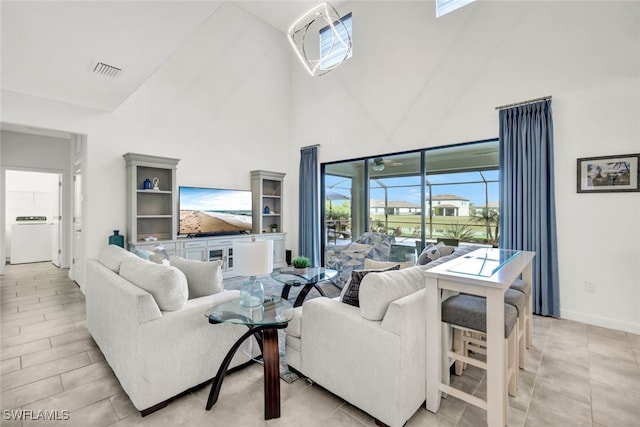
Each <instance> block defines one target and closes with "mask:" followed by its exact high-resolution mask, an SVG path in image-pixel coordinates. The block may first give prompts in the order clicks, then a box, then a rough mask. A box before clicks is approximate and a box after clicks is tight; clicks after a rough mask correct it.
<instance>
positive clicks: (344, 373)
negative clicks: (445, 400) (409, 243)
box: [286, 266, 426, 426]
mask: <svg viewBox="0 0 640 427" xmlns="http://www.w3.org/2000/svg"><path fill="white" fill-rule="evenodd" d="M423 269H424V267H421V266H418V267H410V268H406V269H403V270H398V271H387V272H384V273H377V274H368V275H366V276H365V277H364V278H363V279H362V283H361V285H360V293H359V303H360V307H355V306H352V305H348V304H345V303H343V302H341V301H340V298H335V299H329V298H316V299H312V300H308V301H305V303H304V304H303V306H302V307H298V308H297V309H296V312H295V317H294V319H293V320H292V321H291V322H290V323H289V327H288V328H287V329H286V332H287V338H286V357H287V363H288V364H289V366H291V367H292V368H294V369H295V370H297V371H299V372H300V373H302V374H303V375H305V376H307V377H309V378H310V379H312V380H313V381H315V382H317V383H318V384H320V385H321V386H322V387H324V388H326V389H327V390H329V391H331V392H332V393H334V394H336V395H338V396H340V397H342V398H343V399H345V400H346V401H348V402H350V403H351V404H353V405H354V406H356V407H358V408H360V409H361V410H363V411H365V412H367V413H368V414H370V415H371V416H373V417H374V418H376V419H377V420H378V421H380V422H382V423H385V424H388V425H390V426H402V425H403V424H404V423H405V422H406V421H407V420H408V419H409V418H410V417H411V416H412V415H413V414H414V413H415V412H416V411H417V410H418V408H420V406H421V405H422V404H423V402H424V400H425V359H426V357H425V314H424V311H425V307H426V293H425V290H424V273H423Z"/></svg>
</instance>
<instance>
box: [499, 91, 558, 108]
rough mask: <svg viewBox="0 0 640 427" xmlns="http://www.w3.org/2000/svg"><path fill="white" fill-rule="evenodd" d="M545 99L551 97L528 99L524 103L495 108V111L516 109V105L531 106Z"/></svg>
mask: <svg viewBox="0 0 640 427" xmlns="http://www.w3.org/2000/svg"><path fill="white" fill-rule="evenodd" d="M547 99H551V95H549V96H543V97H541V98H534V99H528V100H526V101H520V102H514V103H513V104H507V105H500V106H499V107H496V110H504V109H505V108H511V107H516V106H518V105H524V104H533V103H534V102H538V101H546V100H547Z"/></svg>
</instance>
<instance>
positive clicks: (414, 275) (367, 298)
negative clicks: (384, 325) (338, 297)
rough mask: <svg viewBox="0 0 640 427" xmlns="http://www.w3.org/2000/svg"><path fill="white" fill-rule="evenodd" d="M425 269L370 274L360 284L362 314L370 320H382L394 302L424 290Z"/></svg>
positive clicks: (418, 267) (417, 268) (406, 269)
mask: <svg viewBox="0 0 640 427" xmlns="http://www.w3.org/2000/svg"><path fill="white" fill-rule="evenodd" d="M423 271H424V268H423V267H421V266H415V267H410V268H405V269H403V270H399V271H386V272H383V273H378V274H369V275H367V276H366V277H364V278H363V280H362V282H361V284H360V314H361V315H362V317H364V318H365V319H368V320H382V319H383V318H384V315H385V313H386V312H387V308H388V307H389V304H391V303H392V302H393V301H395V300H397V299H399V298H402V297H404V296H407V295H409V294H412V293H414V292H416V291H419V290H420V289H424V286H425V276H424V272H423Z"/></svg>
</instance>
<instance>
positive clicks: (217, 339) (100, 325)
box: [86, 246, 260, 415]
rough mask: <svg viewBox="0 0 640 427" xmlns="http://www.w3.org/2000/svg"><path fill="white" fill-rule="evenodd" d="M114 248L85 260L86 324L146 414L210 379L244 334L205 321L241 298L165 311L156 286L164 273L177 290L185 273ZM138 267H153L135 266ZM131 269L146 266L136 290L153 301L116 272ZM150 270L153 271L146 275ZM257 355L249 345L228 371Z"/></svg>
mask: <svg viewBox="0 0 640 427" xmlns="http://www.w3.org/2000/svg"><path fill="white" fill-rule="evenodd" d="M114 248H116V247H113V246H110V247H108V248H106V249H105V250H103V251H102V252H101V254H100V256H99V257H98V259H97V260H96V259H91V260H88V261H87V286H86V303H87V327H88V329H89V332H90V333H91V335H92V336H93V338H94V340H95V341H96V343H97V344H98V346H99V347H100V350H101V351H102V353H103V354H104V356H105V359H106V361H107V363H108V364H109V366H111V368H112V369H113V372H114V373H115V375H116V377H117V378H118V380H119V381H120V384H121V385H122V388H123V389H124V391H125V392H126V393H127V395H128V396H129V398H130V399H131V402H132V403H133V405H134V406H135V407H136V408H137V409H138V410H140V411H142V413H143V415H144V414H146V413H150V412H153V411H154V410H156V409H159V408H161V407H163V406H165V405H166V401H167V400H168V399H170V398H172V397H174V396H176V395H179V394H180V393H182V392H184V391H186V390H189V389H190V388H193V387H195V386H198V385H200V384H202V383H204V382H206V381H208V380H210V379H211V378H213V377H214V376H215V375H216V372H217V370H218V367H219V366H220V364H221V363H222V360H223V359H224V357H225V355H226V353H227V351H228V350H229V349H230V348H231V347H232V345H233V344H234V343H235V342H236V340H237V339H238V338H239V337H240V336H242V334H243V333H245V332H246V330H247V329H246V327H244V326H240V325H227V324H220V325H212V324H209V322H208V321H207V319H206V317H205V316H204V314H205V313H206V312H207V311H208V310H209V309H211V308H212V307H214V306H216V305H218V304H221V303H223V302H226V301H229V300H230V299H233V298H236V297H238V294H239V293H238V291H224V290H222V291H221V292H218V293H216V294H213V295H209V296H202V297H199V298H193V299H188V300H187V299H186V298H184V299H185V300H186V301H183V305H182V306H181V307H178V308H177V309H176V307H175V306H174V307H172V310H173V311H162V310H161V309H160V307H159V302H160V301H161V303H160V306H162V305H163V304H167V300H166V298H165V299H163V300H161V299H160V297H159V296H158V294H157V293H156V292H157V289H158V286H159V283H158V282H159V281H162V280H164V279H166V277H167V275H168V276H170V277H171V278H173V279H175V278H176V277H177V279H175V280H177V281H178V282H181V283H179V284H178V286H183V285H184V283H183V282H184V279H183V277H184V275H183V273H181V272H179V273H176V271H175V270H176V268H175V267H170V266H166V265H158V264H153V263H151V262H150V261H144V260H141V259H139V258H138V257H137V256H136V255H133V254H131V253H129V252H127V251H125V250H123V249H120V248H117V249H114ZM131 257H133V258H131ZM140 262H141V263H148V264H152V265H146V264H140V265H138V263H140ZM130 264H132V265H133V266H135V268H139V269H141V270H140V271H141V272H144V271H145V269H146V271H147V273H146V274H147V277H148V278H147V279H146V280H145V277H138V280H139V281H138V285H142V286H143V287H145V288H146V289H151V290H152V292H154V293H156V297H155V298H154V296H153V295H152V294H151V293H150V292H148V291H146V290H145V289H143V288H141V287H140V286H136V285H134V284H133V283H132V282H131V281H129V280H126V279H125V278H123V277H122V276H121V275H120V274H119V273H120V269H121V266H124V265H129V267H128V269H129V271H131V265H130ZM123 269H124V267H123ZM148 269H153V270H152V271H151V274H149V270H148ZM158 272H159V273H158ZM156 273H158V274H156ZM129 274H132V273H129ZM181 275H182V276H181ZM160 276H162V280H159V277H160ZM173 279H172V280H173ZM140 281H145V282H146V283H141V282H140ZM181 292H182V291H181ZM174 294H175V293H174ZM174 296H175V295H174ZM165 297H166V295H165ZM171 298H173V297H171ZM180 298H181V296H179V297H178V300H179V299H180ZM156 300H158V301H156ZM174 301H175V298H174ZM178 302H179V301H178ZM172 304H174V303H172ZM174 305H175V304H174ZM178 305H180V304H178ZM252 344H253V345H252ZM249 346H251V348H249ZM243 350H244V351H243ZM259 351H260V350H259V348H258V346H257V344H256V343H255V342H253V341H252V340H247V342H246V343H245V348H244V349H241V350H240V351H238V352H237V353H236V355H235V357H234V359H233V361H232V362H231V365H230V367H234V366H238V365H241V364H243V363H245V362H248V361H249V360H250V359H249V356H248V354H249V353H252V354H254V355H256V354H258V353H259Z"/></svg>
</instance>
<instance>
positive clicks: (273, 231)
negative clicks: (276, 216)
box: [271, 224, 278, 233]
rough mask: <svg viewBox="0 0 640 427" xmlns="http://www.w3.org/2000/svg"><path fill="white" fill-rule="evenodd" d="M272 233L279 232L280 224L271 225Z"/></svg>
mask: <svg viewBox="0 0 640 427" xmlns="http://www.w3.org/2000/svg"><path fill="white" fill-rule="evenodd" d="M271 232H272V233H277V232H278V224H271Z"/></svg>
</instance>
